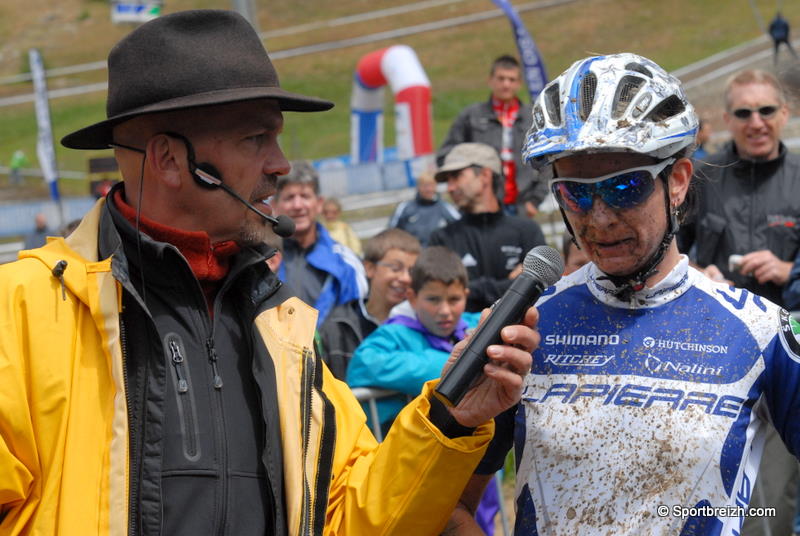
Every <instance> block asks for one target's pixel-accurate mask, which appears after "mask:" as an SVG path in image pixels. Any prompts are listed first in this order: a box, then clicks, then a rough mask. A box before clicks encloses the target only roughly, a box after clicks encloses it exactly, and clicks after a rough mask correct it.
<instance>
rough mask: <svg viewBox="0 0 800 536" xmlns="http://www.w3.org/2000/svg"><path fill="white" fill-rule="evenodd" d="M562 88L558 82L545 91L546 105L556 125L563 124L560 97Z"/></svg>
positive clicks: (549, 115) (551, 119)
mask: <svg viewBox="0 0 800 536" xmlns="http://www.w3.org/2000/svg"><path fill="white" fill-rule="evenodd" d="M560 92H561V89H560V88H559V85H558V84H553V85H552V86H550V87H548V88H547V89H546V90H545V92H544V105H545V107H546V108H547V115H548V117H550V121H551V122H552V123H553V124H554V125H561V106H560V104H561V103H560V99H559V98H558V95H559V93H560Z"/></svg>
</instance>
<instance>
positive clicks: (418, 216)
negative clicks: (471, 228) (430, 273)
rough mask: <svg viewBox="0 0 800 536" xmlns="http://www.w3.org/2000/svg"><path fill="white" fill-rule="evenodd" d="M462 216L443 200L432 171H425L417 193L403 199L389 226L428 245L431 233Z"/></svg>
mask: <svg viewBox="0 0 800 536" xmlns="http://www.w3.org/2000/svg"><path fill="white" fill-rule="evenodd" d="M460 217H461V214H459V213H458V210H456V208H455V207H454V206H453V205H451V204H450V203H448V202H447V201H445V200H443V199H442V198H441V196H440V195H439V193H438V192H437V191H436V181H435V180H434V178H433V174H432V173H427V172H426V173H423V174H421V175H420V176H419V178H418V179H417V195H416V197H414V199H412V200H411V201H403V202H402V203H400V204H399V205H397V208H395V211H394V214H392V217H391V218H390V219H389V227H397V228H398V229H403V230H404V231H408V232H409V233H411V234H412V235H414V236H416V237H417V239H418V240H419V241H420V243H421V244H422V245H423V247H424V246H427V245H428V239H429V238H430V236H431V233H432V232H433V231H435V230H436V229H439V228H440V227H444V226H445V225H447V224H448V223H450V222H453V221H456V220H457V219H459V218H460Z"/></svg>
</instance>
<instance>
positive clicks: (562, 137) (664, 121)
mask: <svg viewBox="0 0 800 536" xmlns="http://www.w3.org/2000/svg"><path fill="white" fill-rule="evenodd" d="M697 129H698V118H697V114H696V113H695V111H694V108H693V107H692V105H691V104H690V103H689V102H688V101H687V99H686V95H685V94H684V92H683V89H682V88H681V84H680V81H679V80H678V79H677V78H675V77H674V76H672V75H670V74H669V73H667V72H666V71H664V69H662V68H661V67H659V66H658V65H656V64H655V63H653V62H652V61H650V60H648V59H647V58H643V57H642V56H638V55H636V54H630V53H622V54H614V55H612V56H596V57H590V58H586V59H582V60H580V61H576V62H575V63H573V64H572V66H571V67H570V68H569V69H567V70H566V71H564V73H562V74H561V76H559V77H558V78H556V79H555V80H553V81H552V82H550V83H549V84H548V85H547V86H546V87H545V88H544V90H543V91H542V92H541V93H540V94H539V97H538V98H537V99H536V102H535V103H534V106H533V124H532V126H531V129H530V130H529V131H528V136H527V139H526V143H525V147H524V148H523V158H524V160H525V161H527V162H528V163H529V164H531V165H532V166H534V167H537V168H538V167H543V166H545V165H547V164H550V163H552V162H553V161H555V160H557V159H559V158H563V157H565V156H569V155H571V154H575V153H600V152H632V153H639V154H646V155H650V156H653V157H655V158H657V159H659V160H662V159H664V158H667V157H669V156H672V155H674V154H675V153H677V152H678V151H680V150H681V149H683V148H684V147H687V146H689V145H691V144H693V143H694V142H695V137H696V134H697Z"/></svg>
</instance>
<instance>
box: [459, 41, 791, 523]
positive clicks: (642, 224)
mask: <svg viewBox="0 0 800 536" xmlns="http://www.w3.org/2000/svg"><path fill="white" fill-rule="evenodd" d="M697 128H698V118H697V115H696V114H695V111H694V109H693V107H692V105H691V104H690V103H689V102H688V101H687V99H686V96H685V94H684V92H683V90H682V88H681V86H680V82H679V81H678V80H677V79H676V78H674V77H672V76H670V75H669V74H668V73H666V72H665V71H664V70H663V69H662V68H661V67H659V66H658V65H656V64H655V63H653V62H652V61H650V60H648V59H646V58H643V57H641V56H637V55H634V54H617V55H613V56H600V57H590V58H586V59H583V60H580V61H578V62H576V63H574V64H573V65H572V66H571V67H570V68H569V69H567V70H566V71H565V72H564V73H563V74H562V75H561V76H559V77H558V78H557V79H556V80H554V81H552V82H551V83H550V84H549V85H548V86H547V87H546V88H545V89H544V91H543V92H542V93H541V95H540V96H539V98H538V99H537V102H536V103H535V105H534V107H533V126H532V127H531V130H530V132H529V133H528V138H527V144H526V146H525V149H524V157H525V159H526V161H527V162H528V163H529V164H531V165H533V166H534V167H540V168H541V167H544V166H547V165H553V169H554V172H555V173H554V178H553V179H552V180H551V181H550V187H551V190H552V192H553V194H554V195H555V197H556V200H557V201H558V203H559V206H560V209H561V213H562V216H563V218H564V221H565V222H566V224H567V228H568V229H569V231H570V232H571V233H572V236H573V238H574V240H575V241H576V243H577V244H578V245H579V247H580V248H582V249H583V250H584V251H585V252H586V254H587V256H588V257H589V259H590V260H591V263H589V264H587V265H585V266H583V267H582V268H580V269H579V270H577V271H576V272H574V273H572V274H570V275H568V276H566V277H564V278H563V279H562V280H561V281H560V282H558V283H557V284H556V285H555V286H554V287H551V288H550V289H548V291H546V292H545V295H544V296H543V297H542V298H541V299H540V300H539V302H538V304H537V307H538V309H539V312H540V315H541V320H540V322H539V331H540V334H541V337H542V342H541V344H540V346H539V348H538V349H537V350H536V351H535V352H534V354H533V356H534V364H533V369H532V371H531V373H530V374H529V375H528V376H527V378H526V381H525V388H524V392H523V397H522V401H521V402H520V404H519V405H518V407H517V408H516V411H513V410H512V411H511V412H507V413H505V414H503V415H501V416H500V417H498V427H497V432H496V434H495V439H494V440H493V443H492V445H491V446H490V449H489V451H487V454H486V456H485V457H484V459H483V461H482V462H481V464H480V465H479V467H478V469H477V470H476V474H475V476H473V478H472V480H471V481H470V483H469V485H468V486H467V488H466V490H465V492H464V494H463V496H462V500H461V503H460V505H459V507H458V508H457V510H456V512H455V513H454V516H453V519H452V520H451V524H450V529H451V532H452V533H459V534H467V533H469V531H470V530H471V529H472V528H474V525H472V520H471V519H470V518H469V516H468V513H469V511H470V510H471V509H473V508H474V506H475V504H476V500H477V499H476V498H477V497H480V490H481V489H482V485H483V484H484V483H485V482H487V481H488V480H489V479H491V475H492V474H493V473H494V471H496V470H497V469H498V468H499V467H500V466H501V465H502V463H503V459H504V458H505V454H506V452H507V451H508V450H509V448H510V447H511V445H512V443H513V444H514V446H515V453H516V460H517V480H516V507H517V519H516V526H515V533H516V534H518V535H530V534H558V535H560V534H570V535H572V534H592V535H599V534H609V535H615V536H618V535H628V534H630V535H634V534H635V535H641V534H676V535H677V534H681V535H684V534H693V535H706V534H739V531H740V528H741V524H742V520H743V517H742V514H743V513H744V510H742V508H743V507H746V506H747V503H748V502H749V498H750V492H751V490H752V487H753V483H754V482H755V478H756V472H757V469H758V463H759V458H760V456H761V450H762V447H763V438H764V432H765V430H766V427H767V426H775V428H776V429H777V431H778V432H779V434H780V435H781V436H782V438H783V440H784V441H785V442H786V443H787V445H788V446H789V448H790V449H791V450H794V451H796V449H797V448H798V447H800V430H798V427H797V426H794V425H793V423H794V422H796V421H795V419H796V418H797V416H798V413H799V412H800V397H798V396H797V394H796V393H797V392H798V388H797V386H798V385H799V384H800V357H798V351H800V343H798V339H797V335H796V334H797V333H798V331H800V330H798V329H797V325H796V324H793V323H791V321H790V320H789V317H788V315H787V314H786V312H785V311H784V310H782V309H780V308H779V307H778V306H776V305H774V304H772V303H771V302H768V301H766V300H764V299H762V298H760V297H759V296H756V295H754V294H751V293H750V292H748V291H746V290H743V289H737V288H733V287H730V286H728V285H725V284H722V283H717V282H714V281H712V280H710V279H708V278H706V277H705V276H704V275H703V274H702V273H700V272H699V271H697V270H695V269H694V268H691V267H690V266H689V264H688V260H687V258H686V257H685V256H682V255H680V254H679V253H678V249H677V246H676V243H675V240H674V235H675V232H676V231H677V229H678V226H679V222H680V220H681V219H682V216H683V215H684V214H685V209H686V208H687V206H688V205H689V204H690V203H691V199H690V198H691V197H692V196H691V188H690V182H691V177H692V163H691V160H690V159H689V157H690V156H691V155H692V151H693V149H694V144H695V136H696V133H697ZM690 509H691V510H690Z"/></svg>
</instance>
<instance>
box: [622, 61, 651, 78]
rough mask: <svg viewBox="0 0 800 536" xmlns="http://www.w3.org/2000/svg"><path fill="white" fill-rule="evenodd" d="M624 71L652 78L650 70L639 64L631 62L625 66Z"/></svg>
mask: <svg viewBox="0 0 800 536" xmlns="http://www.w3.org/2000/svg"><path fill="white" fill-rule="evenodd" d="M625 70H626V71H636V72H637V73H642V74H643V75H645V76H646V77H647V78H653V73H651V72H650V69H648V68H647V67H645V66H644V65H642V64H641V63H636V62H635V61H632V62H631V63H629V64H627V65H626V66H625Z"/></svg>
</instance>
